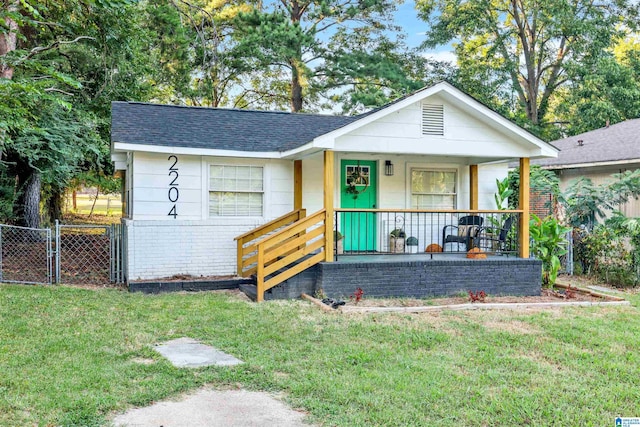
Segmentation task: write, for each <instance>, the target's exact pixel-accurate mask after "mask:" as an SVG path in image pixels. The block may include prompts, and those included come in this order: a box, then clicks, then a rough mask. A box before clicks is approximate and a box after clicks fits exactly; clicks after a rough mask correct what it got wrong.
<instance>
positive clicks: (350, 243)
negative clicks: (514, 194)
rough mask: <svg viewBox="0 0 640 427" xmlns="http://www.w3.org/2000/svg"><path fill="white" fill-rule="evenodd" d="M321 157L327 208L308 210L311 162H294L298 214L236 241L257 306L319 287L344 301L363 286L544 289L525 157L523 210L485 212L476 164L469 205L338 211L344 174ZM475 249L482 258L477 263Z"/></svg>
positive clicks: (443, 290)
mask: <svg viewBox="0 0 640 427" xmlns="http://www.w3.org/2000/svg"><path fill="white" fill-rule="evenodd" d="M322 156H323V168H322V174H323V179H322V206H321V209H319V210H317V211H316V212H314V213H312V214H307V210H306V209H305V208H304V205H305V204H306V203H307V201H306V197H309V195H308V192H307V194H305V191H303V182H304V176H303V170H304V168H303V161H302V160H300V159H298V160H294V162H293V185H294V192H293V194H294V201H293V205H294V210H293V211H292V212H290V213H289V214H287V215H284V216H282V217H280V218H277V219H276V220H273V221H271V222H269V223H267V224H264V225H262V226H261V227H258V228H256V229H254V230H251V231H250V232H248V233H245V234H243V235H241V236H238V237H237V238H236V241H237V260H238V265H237V271H238V274H239V275H240V276H243V277H252V276H253V277H255V281H256V300H258V301H261V300H262V299H264V298H265V295H266V298H277V297H289V298H290V297H296V296H299V294H300V293H301V292H312V293H313V292H315V291H318V290H323V291H324V292H325V293H327V294H329V293H331V294H334V295H335V296H345V295H349V294H351V293H353V291H354V290H355V288H357V287H360V288H363V289H364V290H365V292H366V293H367V294H368V295H369V296H387V297H389V296H395V297H427V296H437V295H452V294H456V293H459V292H461V291H465V290H484V291H485V292H486V293H492V294H512V295H535V294H538V293H539V292H540V269H541V264H540V262H539V261H537V260H533V259H529V180H528V177H529V173H528V172H529V158H524V157H523V158H520V168H521V176H522V177H523V179H522V180H521V185H520V194H519V203H520V205H519V209H517V210H495V209H479V208H478V207H479V191H478V182H479V176H478V165H477V164H471V165H468V166H466V167H468V175H467V176H468V182H466V183H465V184H466V185H467V186H468V199H467V200H459V201H458V203H459V204H461V205H463V206H465V208H464V209H404V208H402V209H395V208H394V209H390V208H384V209H378V208H376V207H375V206H374V207H372V208H343V207H337V206H336V205H337V204H339V203H340V202H341V200H342V198H343V197H344V194H340V193H341V191H340V190H338V188H337V186H338V185H340V186H342V185H343V184H344V182H343V181H344V176H340V174H341V171H342V170H343V169H344V168H343V167H336V162H335V153H334V151H332V150H325V151H324V152H323V153H322ZM350 156H351V154H350ZM378 164H379V165H381V166H382V165H384V163H383V162H382V161H379V162H378ZM342 166H344V165H342ZM347 197H349V196H347ZM385 197H386V196H385V194H381V193H378V194H377V196H376V197H375V199H374V200H375V203H376V204H377V203H379V202H380V201H381V200H383V199H384V198H385ZM314 201H315V200H311V202H314ZM312 204H313V203H312ZM463 218H467V221H468V220H469V218H471V219H472V220H471V221H472V222H471V224H470V225H471V227H467V226H466V224H464V223H463V222H464V221H463ZM472 249H474V252H475V251H478V252H481V255H479V256H477V258H476V257H474V258H472V259H470V258H468V257H467V255H468V252H469V250H472ZM367 288H368V289H369V291H367Z"/></svg>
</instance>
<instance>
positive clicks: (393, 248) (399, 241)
mask: <svg viewBox="0 0 640 427" xmlns="http://www.w3.org/2000/svg"><path fill="white" fill-rule="evenodd" d="M406 237H407V235H406V233H405V232H404V231H403V230H401V229H399V228H396V229H395V230H393V231H392V232H391V233H389V252H391V253H392V254H401V253H404V243H405V238H406Z"/></svg>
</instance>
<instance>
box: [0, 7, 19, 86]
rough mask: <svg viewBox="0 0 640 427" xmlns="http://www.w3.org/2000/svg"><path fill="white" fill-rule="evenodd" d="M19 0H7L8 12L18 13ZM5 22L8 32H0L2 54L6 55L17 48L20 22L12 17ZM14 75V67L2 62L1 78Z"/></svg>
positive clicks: (0, 53) (0, 67)
mask: <svg viewBox="0 0 640 427" xmlns="http://www.w3.org/2000/svg"><path fill="white" fill-rule="evenodd" d="M19 5H20V2H19V0H5V1H4V8H5V10H6V11H7V12H10V13H11V12H13V13H16V12H17V11H18V6H19ZM4 24H5V25H6V28H7V30H5V31H6V32H2V33H0V56H4V55H6V54H7V53H9V52H13V51H14V50H16V40H17V35H18V24H17V23H16V21H14V20H13V19H11V18H8V17H7V18H5V19H4ZM12 77H13V67H10V66H8V65H3V64H2V63H1V62H0V78H5V79H10V78H12Z"/></svg>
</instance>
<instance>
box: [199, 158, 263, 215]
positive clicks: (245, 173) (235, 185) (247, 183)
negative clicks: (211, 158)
mask: <svg viewBox="0 0 640 427" xmlns="http://www.w3.org/2000/svg"><path fill="white" fill-rule="evenodd" d="M263 205H264V179H263V167H262V166H227V165H211V166H210V168H209V216H262V214H263V213H262V207H263Z"/></svg>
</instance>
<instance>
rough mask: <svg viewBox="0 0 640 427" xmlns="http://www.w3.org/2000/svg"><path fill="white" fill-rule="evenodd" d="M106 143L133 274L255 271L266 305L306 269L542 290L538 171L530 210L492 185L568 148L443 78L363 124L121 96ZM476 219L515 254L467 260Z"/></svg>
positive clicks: (375, 281)
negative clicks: (533, 220) (502, 200)
mask: <svg viewBox="0 0 640 427" xmlns="http://www.w3.org/2000/svg"><path fill="white" fill-rule="evenodd" d="M111 140H112V146H111V152H112V159H113V161H114V162H115V168H116V170H117V171H119V173H120V174H121V176H123V177H124V209H123V210H124V219H123V224H124V227H125V229H126V235H127V237H126V248H125V254H126V275H127V280H128V281H129V282H135V281H141V280H150V279H157V278H162V277H170V276H174V275H190V276H229V275H232V276H233V275H237V276H249V277H253V278H254V279H255V282H256V286H257V288H256V293H257V295H256V297H257V299H258V300H260V299H262V298H263V296H264V295H265V292H266V293H267V294H269V293H273V292H276V293H277V288H278V287H280V288H282V287H283V285H286V284H287V283H289V286H290V287H291V286H293V285H292V284H291V283H293V282H292V281H294V280H295V279H296V277H303V276H304V275H305V274H306V275H307V276H308V277H307V279H305V280H307V282H309V281H311V282H313V285H312V288H311V289H318V288H322V289H323V290H324V291H325V292H327V293H334V294H337V293H341V292H342V295H344V294H345V293H346V292H347V290H346V289H347V288H348V291H349V292H352V291H353V290H354V289H355V288H356V287H362V288H363V289H364V290H365V292H368V293H367V295H369V296H371V295H381V296H382V295H395V296H403V295H404V296H427V295H436V294H442V293H452V292H459V291H460V290H465V289H471V288H475V289H478V290H480V289H482V290H485V291H491V292H493V293H496V292H499V293H531V292H534V293H535V292H536V291H535V289H536V287H537V289H538V292H539V286H540V277H539V276H540V264H539V262H538V261H537V260H532V259H531V260H530V259H529V253H528V251H529V247H528V215H529V213H528V212H529V210H528V180H523V185H522V191H523V193H522V194H523V196H522V197H521V198H520V199H521V201H524V204H523V205H522V206H523V207H522V208H521V209H519V210H514V211H498V210H496V206H495V205H494V201H493V200H494V198H493V194H494V193H495V191H496V184H495V180H496V178H503V177H504V176H506V174H507V166H508V163H509V161H512V160H518V161H519V162H520V165H521V167H522V169H523V170H525V171H526V170H528V168H529V159H535V158H540V157H555V156H556V155H557V150H556V149H555V148H554V147H553V146H551V145H550V144H548V143H545V142H543V141H542V140H540V139H538V138H537V137H535V136H534V135H532V134H530V133H529V132H527V131H525V130H523V129H522V128H520V127H518V126H517V125H515V124H514V123H512V122H510V121H509V120H507V119H505V118H504V117H502V116H501V115H499V114H497V113H496V112H494V111H492V110H491V109H489V108H487V107H486V106H484V105H483V104H481V103H480V102H478V101H476V100H475V99H473V98H472V97H470V96H469V95H467V94H465V93H463V92H461V91H460V90H458V89H456V88H455V87H454V86H452V85H450V84H448V83H445V82H442V83H438V84H436V85H433V86H431V87H427V88H424V89H422V90H420V91H417V92H415V93H413V94H411V95H409V96H406V97H404V98H402V99H399V100H396V101H394V102H392V103H390V104H388V105H386V106H384V107H381V108H378V109H376V110H373V111H371V112H368V113H366V114H362V115H358V116H352V117H342V116H332V115H317V114H294V113H285V112H275V111H251V110H239V109H223V108H200V107H183V106H174V105H154V104H146V103H138V102H114V103H113V104H112V134H111ZM527 176H528V175H527ZM463 217H473V218H474V219H473V221H472V222H465V221H466V220H465V219H462V218H463ZM478 217H480V218H478ZM507 219H509V221H506V220H507ZM476 220H477V221H476ZM467 224H471V227H474V228H469V226H467ZM492 224H493V225H494V226H495V227H498V226H502V225H506V224H509V227H511V229H510V230H507V231H508V233H507V232H506V231H505V232H504V233H499V230H497V229H494V230H490V229H489V225H492ZM480 227H484V228H483V231H482V236H483V237H486V238H488V239H493V240H495V241H494V242H492V243H491V245H492V246H491V248H489V249H490V251H489V252H490V254H491V253H494V252H496V253H504V254H506V255H514V256H510V257H507V256H495V257H494V256H489V258H487V259H482V260H478V259H467V258H466V257H465V255H466V251H467V250H468V249H471V248H472V247H474V246H477V245H478V244H479V243H478V242H479V240H478V239H479V236H475V235H474V236H472V235H471V234H472V233H475V234H477V233H478V232H480V230H479V228H480ZM485 228H486V229H485ZM465 233H466V234H465ZM507 234H508V236H509V238H510V239H511V242H512V243H513V242H514V241H515V244H513V245H511V246H509V248H507V247H506V245H505V239H506V236H507ZM456 236H458V237H456ZM470 237H472V238H474V239H476V241H475V243H474V242H473V240H471V239H470ZM451 241H453V243H455V245H454V246H453V247H451V245H449V243H451ZM399 242H400V243H401V244H399ZM448 246H449V247H448ZM467 246H470V247H467ZM492 248H493V249H492ZM442 249H444V250H445V253H439V252H438V253H435V255H434V252H433V251H440V250H442ZM425 250H426V251H428V253H426V254H425ZM492 251H493V252H492ZM447 252H450V253H447ZM391 255H393V256H391ZM494 258H495V259H494ZM505 263H506V264H505ZM482 268H487V269H486V270H485V271H482V270H481V269H482ZM309 277H311V278H309ZM301 280H302V279H301ZM305 283H306V282H305ZM305 286H306V285H305ZM309 286H311V285H309ZM339 286H342V287H343V288H339ZM527 286H528V287H527ZM454 288H455V289H454ZM525 288H526V289H525ZM305 289H307V290H308V289H309V288H308V287H307V288H305ZM340 289H342V290H340ZM532 289H533V291H532ZM292 292H293V293H294V294H295V292H297V291H292ZM292 292H289V294H291V293H292ZM298 295H299V294H298ZM267 296H269V295H267Z"/></svg>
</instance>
